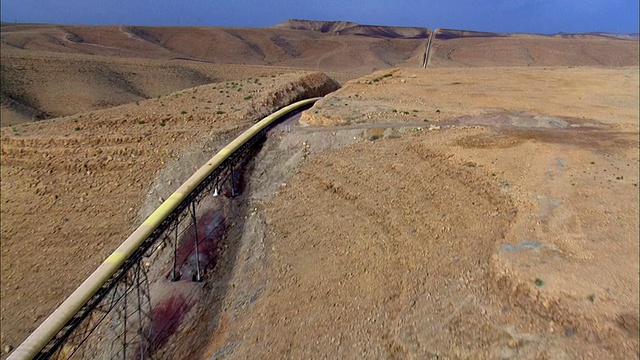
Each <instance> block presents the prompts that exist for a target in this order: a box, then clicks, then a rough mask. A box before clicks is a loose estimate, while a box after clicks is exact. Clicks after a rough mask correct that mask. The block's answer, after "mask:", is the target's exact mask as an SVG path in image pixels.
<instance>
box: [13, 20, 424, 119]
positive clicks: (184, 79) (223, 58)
mask: <svg viewBox="0 0 640 360" xmlns="http://www.w3.org/2000/svg"><path fill="white" fill-rule="evenodd" d="M329 28H331V29H333V30H344V31H347V30H348V31H347V32H345V33H344V36H342V35H341V36H335V35H334V34H333V33H322V32H321V31H314V30H294V29H287V28H278V27H274V28H266V29H247V28H213V27H137V26H67V25H14V24H5V25H3V26H2V31H1V39H2V44H3V46H2V92H1V103H2V115H3V116H2V119H3V120H2V124H3V125H9V124H14V123H19V122H24V121H30V120H32V119H43V118H49V117H56V116H66V115H70V114H74V113H78V112H81V111H88V110H95V109H101V108H106V107H110V106H115V105H120V104H124V103H128V102H134V101H139V100H141V99H148V98H151V97H156V96H158V95H163V94H167V93H171V92H173V91H176V90H179V89H185V88H190V87H193V86H197V85H202V84H205V83H210V82H214V81H225V80H233V79H237V78H240V77H244V76H259V75H263V74H264V75H270V74H278V73H282V72H283V71H284V70H283V68H296V69H304V70H317V69H322V70H324V71H325V72H327V73H328V74H330V75H331V76H332V77H333V78H335V79H337V80H338V81H340V82H344V81H346V80H348V79H351V78H353V77H356V76H362V75H365V74H368V73H370V72H372V71H374V70H376V69H382V68H389V67H394V66H398V65H408V64H409V63H411V64H415V66H419V64H420V61H419V60H418V59H419V57H420V56H421V54H422V53H423V48H424V44H425V40H424V39H422V38H420V37H419V36H418V35H417V34H419V33H418V32H417V31H416V30H407V29H402V28H397V29H395V28H385V27H371V29H369V30H367V31H368V33H367V34H368V36H359V35H362V34H365V28H366V27H365V28H363V27H362V26H359V25H356V24H350V23H349V24H347V23H345V24H343V25H332V26H329ZM394 29H395V30H394ZM421 31H423V32H424V30H421ZM348 32H352V33H353V34H350V33H348ZM407 37H410V38H407ZM265 65H267V66H269V68H265V67H264V66H265ZM274 66H276V67H277V68H274Z"/></svg>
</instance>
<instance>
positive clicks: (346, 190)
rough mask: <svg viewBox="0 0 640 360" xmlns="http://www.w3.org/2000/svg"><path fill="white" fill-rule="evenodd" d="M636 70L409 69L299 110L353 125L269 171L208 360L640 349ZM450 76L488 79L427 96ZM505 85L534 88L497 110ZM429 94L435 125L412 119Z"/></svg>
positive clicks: (620, 353) (280, 142) (300, 133)
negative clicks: (481, 97) (376, 111)
mask: <svg viewBox="0 0 640 360" xmlns="http://www.w3.org/2000/svg"><path fill="white" fill-rule="evenodd" d="M381 74H383V73H381ZM454 74H457V76H456V75H454ZM605 74H606V76H605ZM637 74H638V72H637V69H620V70H613V69H607V70H602V69H588V68H582V69H553V70H544V69H537V70H527V69H517V70H515V69H514V70H513V71H502V72H500V73H496V72H495V70H493V69H475V71H471V70H469V71H467V72H464V73H463V74H460V73H453V72H446V71H439V70H434V69H432V70H427V71H420V70H411V69H399V70H398V71H396V72H394V76H393V77H391V78H386V79H385V80H384V81H379V82H377V83H376V85H375V86H373V85H368V86H367V85H364V84H363V82H364V81H366V79H361V80H358V81H355V82H353V83H349V84H347V86H345V87H344V88H343V89H341V90H339V91H337V92H335V93H333V94H332V95H330V96H328V97H326V98H325V99H323V100H322V102H321V103H318V104H317V105H316V106H315V107H314V108H312V109H311V110H309V111H308V112H306V113H305V115H303V118H307V119H314V118H317V116H318V115H315V111H318V112H319V113H321V114H328V113H329V112H331V114H337V115H335V116H333V117H332V119H334V120H335V122H336V123H338V124H342V123H345V122H346V121H340V119H341V118H342V120H345V119H344V118H350V119H351V120H350V121H348V122H349V123H350V124H351V125H348V126H329V127H321V128H318V127H310V126H308V125H307V126H306V127H299V128H294V131H293V132H291V133H283V134H282V135H281V138H280V139H272V141H273V143H272V144H271V145H269V147H267V149H266V151H267V154H265V155H263V156H260V157H258V159H257V165H256V167H257V168H256V169H255V170H254V173H259V174H260V175H261V176H260V177H262V178H264V177H266V178H272V179H276V180H277V181H276V184H275V185H273V184H272V185H271V186H267V185H266V184H265V183H264V180H257V179H254V181H255V183H254V184H255V185H254V186H255V188H254V189H253V191H254V195H252V197H253V199H252V200H250V201H249V202H248V204H247V205H246V207H247V209H251V210H249V211H248V212H247V214H246V217H245V218H246V219H248V220H245V221H246V222H245V231H246V229H249V228H250V229H252V231H253V233H254V236H253V237H252V238H253V240H251V239H250V238H248V237H242V236H239V237H238V238H237V240H238V241H240V244H239V245H236V246H238V247H239V249H237V250H235V251H237V252H238V255H235V256H234V257H233V259H234V260H232V265H229V264H227V266H233V269H234V270H233V272H232V273H233V274H234V276H233V278H232V280H230V281H231V285H230V286H229V288H230V289H232V290H230V291H229V294H228V295H227V296H226V298H225V300H224V304H223V305H222V306H221V307H222V309H223V311H222V314H221V315H219V320H218V321H219V324H220V325H219V326H218V329H217V331H216V332H215V334H214V340H213V342H212V343H211V345H210V347H209V350H208V352H206V353H205V356H203V358H211V357H212V356H213V358H223V357H224V358H246V357H255V356H263V357H267V358H307V357H314V356H317V355H318V354H322V356H326V357H329V358H341V357H383V358H527V359H528V358H549V359H566V358H591V359H602V358H632V357H635V356H637V355H638V338H637V333H638V307H637V306H638V305H637V304H638V263H639V260H638V252H637V249H638V170H637V169H638V161H639V160H638V148H637V138H638V127H637V117H636V116H637V112H638V108H637V101H633V100H634V98H635V99H637ZM379 75H380V74H377V75H376V76H379ZM463 75H464V76H463ZM522 76H526V77H527V78H528V81H527V82H526V83H525V84H527V85H530V86H522V84H523V81H522V78H520V77H522ZM556 76H557V77H558V78H562V79H563V80H564V81H562V82H560V81H556ZM612 77H613V79H611V78H612ZM398 78H399V79H398ZM625 78H628V80H627V81H626V82H625V81H617V80H621V79H625ZM391 79H392V80H393V81H395V82H393V83H391V82H390V81H391ZM402 79H405V80H406V81H405V82H402V81H401V80H402ZM445 79H446V82H447V83H451V82H455V81H457V80H461V79H463V80H465V82H466V83H472V84H473V83H475V81H478V83H477V84H476V85H475V86H460V90H459V91H457V92H455V95H453V94H452V95H449V93H448V91H449V90H448V88H447V86H446V85H441V86H438V87H436V86H434V88H436V89H437V90H431V89H430V86H427V85H425V84H428V83H437V82H439V81H445ZM481 79H482V81H480V80H481ZM489 79H492V80H489ZM594 79H599V81H597V82H596V83H593V82H592V81H591V80H594ZM387 81H389V82H387ZM493 81H495V83H494V82H493ZM416 83H419V84H420V86H415V84H416ZM492 84H500V86H501V87H503V88H504V89H507V88H508V89H514V88H518V90H519V91H518V97H517V98H515V99H514V98H508V97H507V96H504V97H499V96H497V97H494V96H487V98H488V99H490V100H491V101H492V102H491V101H489V104H487V105H488V106H490V107H491V108H494V107H499V108H500V114H501V115H500V116H498V115H496V114H495V110H490V111H488V113H487V112H486V111H487V110H486V109H485V108H482V107H481V108H478V105H476V103H475V101H476V99H475V97H476V96H475V95H476V94H477V92H478V90H479V89H480V88H482V89H483V90H484V92H486V93H488V94H494V91H497V89H493V85H492ZM567 84H569V85H567ZM571 84H575V85H574V86H571ZM578 84H582V86H581V85H578ZM620 84H625V85H623V86H621V85H620ZM591 86H593V87H591ZM440 91H442V92H446V93H447V95H445V96H442V97H440V96H436V95H439V92H440ZM511 92H513V90H511ZM599 92H600V93H602V94H605V93H606V94H608V95H609V97H607V98H605V99H603V100H601V102H600V103H594V102H581V101H579V97H580V95H581V94H585V93H589V94H593V96H594V98H595V97H597V94H598V93H599ZM560 93H564V94H565V95H564V96H566V98H564V99H563V98H559V99H558V98H556V94H560ZM355 94H360V96H359V97H358V98H355ZM542 94H549V97H548V99H549V100H548V101H547V104H548V106H546V107H543V104H542V100H541V99H539V98H541V97H542V96H543V95H542ZM414 97H415V98H422V99H424V100H423V101H425V102H426V101H430V99H437V100H439V102H438V108H440V109H442V110H441V112H440V114H442V121H441V122H439V125H437V123H435V122H432V123H431V124H425V123H424V122H423V124H425V125H426V126H424V127H419V126H416V125H414V124H413V123H412V121H415V120H413V119H412V118H413V116H412V115H411V112H412V109H414V106H415V105H414V104H411V100H412V99H413V98H414ZM568 98H572V99H574V100H566V99H568ZM556 101H558V105H557V106H554V105H555V104H556ZM561 101H565V104H568V106H564V107H563V106H560V105H559V102H561ZM373 102H375V103H376V104H377V105H378V106H380V107H390V106H392V104H394V106H396V107H398V109H400V108H402V109H405V108H406V109H408V110H409V116H406V115H405V116H404V117H396V116H394V113H391V112H389V113H386V114H387V115H386V116H385V115H380V117H375V118H369V117H366V115H363V114H362V111H363V109H366V108H367V107H366V106H363V105H362V104H368V103H373ZM401 102H402V103H401ZM604 102H606V104H605V103H604ZM345 103H346V104H347V106H344V104H345ZM407 103H409V104H411V105H404V104H407ZM332 104H333V105H332ZM335 104H340V105H341V106H342V107H343V108H344V109H346V110H342V111H337V109H336V107H337V105H335ZM401 104H402V105H401ZM332 106H333V110H331V111H329V110H328V109H331V108H332ZM400 106H402V107H400ZM605 106H606V111H607V113H606V114H605V113H604V112H603V110H602V108H603V107H605ZM542 108H543V109H544V112H543V111H541V109H542ZM418 109H419V111H420V112H422V111H424V110H423V108H420V107H418ZM454 109H455V110H456V111H459V112H460V113H468V114H470V115H467V116H460V117H459V116H457V113H455V116H454V115H452V114H450V111H451V112H453V110H454ZM430 113H432V114H433V113H434V111H433V109H432V110H431V111H430ZM586 114H591V116H587V115H586ZM599 114H602V115H599ZM449 116H452V117H451V118H449ZM583 116H584V117H583ZM445 118H446V119H448V120H445ZM370 122H374V126H369V125H370V124H369V123H370ZM323 124H326V122H323ZM429 128H431V129H432V130H428V129H429ZM374 140H375V141H374ZM270 159H271V160H270ZM263 162H266V164H265V165H264V167H262V166H260V165H259V164H261V163H263ZM276 163H280V164H284V165H281V166H282V167H281V168H279V169H278V166H276V167H275V168H273V167H272V166H273V164H276ZM282 174H292V175H291V176H290V177H287V176H282ZM277 184H280V186H277ZM254 209H257V211H256V210H254ZM249 213H250V214H249ZM246 224H252V225H246ZM256 228H257V229H262V230H259V231H258V235H255V232H256ZM261 234H264V235H261ZM256 238H257V239H256ZM234 240H236V238H231V239H229V241H230V242H231V243H233V241H234ZM227 271H230V270H227Z"/></svg>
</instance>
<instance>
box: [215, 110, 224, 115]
mask: <svg viewBox="0 0 640 360" xmlns="http://www.w3.org/2000/svg"><path fill="white" fill-rule="evenodd" d="M222 114H224V111H222V110H218V111H216V115H222Z"/></svg>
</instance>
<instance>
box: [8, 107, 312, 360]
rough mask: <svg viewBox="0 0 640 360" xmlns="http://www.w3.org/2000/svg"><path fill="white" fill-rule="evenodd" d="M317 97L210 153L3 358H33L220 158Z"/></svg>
mask: <svg viewBox="0 0 640 360" xmlns="http://www.w3.org/2000/svg"><path fill="white" fill-rule="evenodd" d="M319 99H320V98H312V99H306V100H302V101H298V102H296V103H293V104H291V105H289V106H286V107H284V108H282V109H280V110H278V111H276V112H274V113H273V114H271V115H269V116H267V117H265V118H264V119H262V120H260V121H259V122H258V123H256V124H255V125H253V126H252V127H250V128H249V129H248V130H246V131H245V132H243V133H242V134H241V135H240V136H238V137H237V138H235V139H234V140H233V141H231V142H230V143H229V145H227V146H225V147H224V148H223V149H222V150H220V151H219V152H218V153H217V154H216V155H214V156H213V157H212V158H211V159H209V161H207V163H206V164H204V166H202V167H201V168H200V169H199V170H198V171H196V172H195V173H194V174H193V175H191V177H190V178H189V179H188V180H187V181H186V182H185V183H184V184H182V185H181V186H180V187H179V188H178V190H176V191H175V192H174V193H173V194H171V196H169V198H168V199H167V200H165V201H164V202H163V203H162V204H161V205H160V206H159V207H158V208H157V209H156V210H155V211H154V212H153V213H152V214H151V215H149V217H148V218H147V219H146V220H145V221H144V222H143V223H142V225H140V226H139V227H138V228H137V229H136V230H135V231H134V232H133V233H132V234H131V235H129V237H128V238H127V239H126V240H125V241H124V242H123V243H122V244H121V245H120V246H118V248H117V249H116V250H115V251H114V252H113V253H112V254H111V255H109V257H107V259H106V260H105V261H104V262H103V263H102V264H101V265H100V266H98V268H97V269H96V270H95V271H94V272H93V273H92V274H91V275H89V277H88V278H87V279H86V280H85V281H84V282H83V283H82V284H80V286H78V288H77V289H76V290H75V291H74V292H73V293H72V294H71V295H70V296H69V297H68V298H67V299H66V300H65V301H64V302H63V303H62V304H60V306H59V307H58V308H57V309H56V310H54V311H53V313H51V315H49V317H48V318H46V319H45V320H44V322H42V324H40V326H38V328H37V329H36V330H35V331H34V332H33V333H31V335H29V337H27V339H25V340H24V341H23V342H22V344H20V346H18V347H17V348H16V349H15V350H14V351H13V353H11V355H10V356H9V357H8V359H7V360H19V359H20V360H21V359H33V358H34V357H35V356H36V355H37V354H38V353H39V352H40V351H42V349H43V348H44V347H45V346H46V345H47V344H48V343H49V342H50V341H51V340H52V339H53V338H54V337H55V336H56V334H57V333H58V332H59V331H60V329H62V327H63V326H64V325H65V324H66V323H67V322H68V321H69V320H70V319H71V318H72V317H73V316H74V315H75V314H76V313H77V312H78V311H80V309H81V308H82V306H83V305H84V304H86V303H87V301H89V299H90V298H91V297H92V296H93V295H94V294H95V293H96V291H98V290H99V289H100V287H102V285H103V284H104V283H105V282H106V281H107V280H108V279H109V278H110V277H111V275H113V274H114V273H115V272H116V271H117V270H118V269H119V268H120V266H122V264H123V263H124V262H125V261H126V260H127V259H128V258H129V256H131V255H132V254H133V253H134V252H135V251H136V250H137V249H138V247H140V245H141V244H142V243H143V242H144V241H145V240H146V239H147V238H148V237H149V235H151V233H152V232H153V231H154V230H155V229H157V228H158V226H160V224H161V223H162V222H163V221H164V220H165V219H166V218H167V217H168V216H169V214H171V212H173V210H175V209H176V207H177V206H178V204H180V202H181V201H182V200H184V198H185V197H186V196H187V195H189V194H190V193H191V192H192V191H193V190H194V189H195V188H196V187H197V186H198V185H200V183H202V182H203V181H204V180H205V179H206V178H207V177H208V176H209V175H210V174H211V173H212V172H213V171H214V170H215V169H216V168H217V167H218V166H220V164H222V162H223V161H224V160H226V159H227V158H228V157H229V156H230V155H231V154H233V153H234V152H235V151H236V150H238V149H239V148H240V146H242V145H243V144H244V143H246V142H247V141H248V140H249V139H251V138H252V137H254V136H255V135H257V134H258V133H259V132H260V131H262V130H264V129H265V128H266V127H267V126H269V125H271V124H272V123H273V122H274V121H276V120H278V119H279V118H281V117H282V116H284V115H286V114H288V113H290V112H292V111H295V110H297V109H299V108H301V107H304V106H306V105H310V104H313V103H314V102H316V101H318V100H319Z"/></svg>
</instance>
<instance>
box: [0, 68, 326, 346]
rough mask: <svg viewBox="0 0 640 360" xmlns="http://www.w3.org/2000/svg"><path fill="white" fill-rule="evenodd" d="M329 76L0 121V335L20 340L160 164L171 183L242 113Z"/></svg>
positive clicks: (292, 96) (115, 236)
mask: <svg viewBox="0 0 640 360" xmlns="http://www.w3.org/2000/svg"><path fill="white" fill-rule="evenodd" d="M337 88H338V84H337V83H336V82H335V81H333V80H332V79H330V78H329V77H327V76H326V75H324V74H322V73H288V74H282V75H274V76H263V77H257V78H244V79H237V80H236V81H233V82H221V83H213V84H208V85H202V86H199V87H195V88H192V89H189V90H188V91H179V92H175V93H172V94H170V95H167V96H162V97H159V98H154V99H150V100H145V101H141V102H139V103H138V104H135V103H132V104H127V105H123V106H118V107H113V108H110V109H105V110H101V111H95V112H91V113H82V114H78V115H76V116H73V117H64V118H58V119H52V120H48V121H42V122H37V123H29V124H22V125H19V126H16V127H15V128H13V127H12V128H6V127H5V128H3V129H2V156H1V159H2V166H1V169H2V189H1V192H0V193H1V194H2V206H1V208H0V211H1V213H0V214H1V217H2V229H1V231H2V233H1V239H2V244H1V245H2V319H1V321H2V325H3V326H2V345H3V346H5V345H12V346H15V345H17V344H18V343H19V342H20V341H22V340H23V339H24V338H25V337H26V336H27V335H28V333H29V332H30V331H32V330H33V329H35V326H37V324H39V323H40V322H41V321H42V320H43V319H44V317H46V316H47V315H48V314H49V313H50V312H51V311H53V309H54V308H55V307H56V306H57V305H58V304H59V303H60V302H61V301H62V300H63V299H64V298H65V297H66V296H67V295H68V294H69V293H70V292H71V291H72V290H73V289H74V288H75V287H76V286H78V285H79V284H80V282H81V281H82V280H84V278H85V277H86V276H88V275H89V274H90V273H91V271H93V270H94V269H95V267H96V266H97V265H98V264H100V262H101V261H102V260H103V259H104V257H105V256H106V255H107V254H108V253H109V252H111V251H113V249H114V248H115V247H116V246H117V245H118V244H120V242H121V241H122V239H124V238H126V236H127V235H128V234H129V233H130V231H132V228H134V227H135V226H137V225H138V224H137V223H136V216H137V214H138V212H139V210H140V208H141V207H142V203H143V202H144V199H145V197H146V196H148V194H149V193H148V192H149V191H150V189H149V186H150V184H152V183H153V182H154V179H155V178H156V176H157V174H158V172H159V171H160V170H162V169H164V168H165V167H166V166H168V165H169V164H176V163H179V164H180V166H181V167H182V170H181V171H174V172H170V174H169V176H170V177H171V180H170V181H169V185H166V183H164V184H162V185H164V186H168V187H169V188H171V189H172V190H171V191H173V190H175V188H177V186H178V185H180V184H181V183H182V182H183V181H184V180H186V179H187V178H188V177H189V176H190V175H191V173H192V172H193V171H194V170H196V169H197V168H199V167H200V166H201V165H202V164H203V163H204V162H205V161H206V159H208V158H209V157H211V156H212V154H213V153H214V152H215V151H216V149H219V148H220V147H221V145H222V146H223V145H226V143H227V142H228V141H229V139H230V138H231V139H233V138H234V137H235V136H237V135H238V134H239V133H240V132H241V131H243V130H244V129H246V128H248V127H249V126H250V125H252V124H253V122H255V121H257V120H259V119H261V118H262V117H264V116H266V115H268V114H270V113H271V112H273V111H274V110H276V109H278V108H281V107H282V106H284V105H286V104H289V103H291V102H294V101H297V100H300V99H303V98H308V97H314V96H322V95H324V94H326V93H329V92H331V91H334V90H336V89H337ZM152 193H153V192H152ZM158 196H160V195H157V196H154V198H155V199H154V200H155V201H153V207H152V208H154V207H155V206H157V204H158V203H157V197H158ZM162 196H165V197H166V196H167V195H166V194H162ZM98 239H99V240H98ZM27 274H28V276H27ZM51 274H56V276H55V277H54V278H52V277H51ZM43 288H46V289H47V290H46V291H45V292H39V291H38V290H37V289H43Z"/></svg>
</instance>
